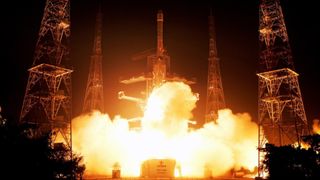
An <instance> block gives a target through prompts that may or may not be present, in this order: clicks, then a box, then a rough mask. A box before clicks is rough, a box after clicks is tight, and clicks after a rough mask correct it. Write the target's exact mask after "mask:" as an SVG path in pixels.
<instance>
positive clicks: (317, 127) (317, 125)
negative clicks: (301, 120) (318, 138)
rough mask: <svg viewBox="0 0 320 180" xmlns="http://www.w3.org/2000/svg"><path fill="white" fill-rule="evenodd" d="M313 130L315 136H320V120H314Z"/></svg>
mask: <svg viewBox="0 0 320 180" xmlns="http://www.w3.org/2000/svg"><path fill="white" fill-rule="evenodd" d="M312 128H313V132H314V133H315V134H319V135H320V120H319V119H314V120H313V125H312Z"/></svg>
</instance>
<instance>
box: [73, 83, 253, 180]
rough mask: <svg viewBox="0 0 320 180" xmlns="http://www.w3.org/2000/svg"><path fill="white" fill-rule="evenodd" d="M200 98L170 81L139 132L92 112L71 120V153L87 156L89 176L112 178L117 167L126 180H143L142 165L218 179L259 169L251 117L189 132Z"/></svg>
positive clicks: (223, 113)
mask: <svg viewBox="0 0 320 180" xmlns="http://www.w3.org/2000/svg"><path fill="white" fill-rule="evenodd" d="M197 100H198V98H197V96H196V95H195V94H193V93H192V91H191V88H190V87H189V86H188V85H186V84H184V83H181V82H167V83H164V84H163V85H162V86H161V87H159V88H156V89H154V91H153V92H152V93H151V95H150V97H149V99H148V102H147V106H146V110H145V112H144V116H143V118H142V120H141V131H134V130H130V129H129V125H128V121H127V120H126V119H123V118H121V117H120V116H116V117H115V118H114V119H113V120H111V119H110V118H109V116H108V115H107V114H101V113H100V112H97V111H96V112H93V113H91V114H86V115H82V116H79V117H77V118H75V119H73V124H72V125H73V148H74V150H75V151H76V152H78V153H80V154H81V155H83V157H84V161H85V164H86V168H87V169H86V174H95V175H98V174H100V175H110V174H111V172H112V168H113V165H114V164H115V163H118V164H120V166H121V175H122V176H139V174H140V166H141V164H142V162H143V161H145V160H147V159H152V158H171V159H175V160H176V162H177V164H178V165H177V167H178V169H179V170H178V171H179V173H176V176H183V177H203V176H204V172H205V171H208V170H209V172H210V174H211V176H220V175H223V174H225V173H227V172H228V171H229V170H230V169H232V168H235V169H240V168H241V167H243V168H246V169H250V170H253V169H254V167H255V166H257V160H256V159H257V157H258V155H257V153H258V152H257V148H256V146H257V133H258V128H257V125H256V124H255V123H254V122H252V121H251V117H250V115H249V114H247V113H243V114H233V113H232V111H231V110H229V109H224V110H220V111H219V112H218V115H219V117H218V120H217V122H216V123H213V122H211V123H207V124H205V125H204V126H203V127H202V128H200V129H196V130H192V131H191V130H190V129H189V128H188V122H190V121H191V120H190V119H191V118H192V113H191V112H192V110H193V109H194V108H195V107H196V101H197Z"/></svg>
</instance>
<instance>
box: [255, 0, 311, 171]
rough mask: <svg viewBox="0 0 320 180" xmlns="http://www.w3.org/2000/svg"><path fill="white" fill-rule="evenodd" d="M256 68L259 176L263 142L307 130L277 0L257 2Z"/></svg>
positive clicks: (290, 140)
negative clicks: (258, 56)
mask: <svg viewBox="0 0 320 180" xmlns="http://www.w3.org/2000/svg"><path fill="white" fill-rule="evenodd" d="M259 10H260V27H259V40H260V67H259V68H260V69H259V73H258V74H257V75H258V86H259V88H258V123H259V135H258V136H259V139H258V143H259V144H258V150H259V157H258V158H259V159H258V161H259V176H262V173H263V172H262V169H261V165H262V162H261V161H262V160H263V156H264V153H263V152H264V147H265V144H266V143H272V144H275V145H277V146H282V145H289V144H294V143H300V137H301V136H303V135H307V134H309V129H308V122H307V118H306V114H305V110H304V105H303V101H302V95H301V92H300V87H299V82H298V73H296V72H295V70H294V65H293V60H292V55H291V48H290V45H289V39H288V34H287V30H286V26H285V22H284V18H283V14H282V10H281V6H280V2H279V0H261V2H260V8H259Z"/></svg>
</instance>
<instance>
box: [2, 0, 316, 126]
mask: <svg viewBox="0 0 320 180" xmlns="http://www.w3.org/2000/svg"><path fill="white" fill-rule="evenodd" d="M8 3H9V4H7V5H6V6H4V7H3V8H2V10H1V19H2V23H1V24H2V25H1V27H2V28H1V32H2V36H1V40H2V41H1V47H2V48H1V56H0V57H1V61H0V63H1V65H0V67H1V71H0V73H1V74H0V75H1V76H0V78H1V94H0V105H1V106H2V108H3V113H2V114H3V116H5V117H6V118H8V119H17V118H18V117H19V113H20V109H21V105H22V100H23V96H24V93H25V87H26V84H27V79H28V73H27V69H28V68H30V67H31V65H32V62H33V54H34V48H35V44H36V41H37V38H38V31H39V27H40V22H41V19H42V15H43V10H44V5H45V0H29V1H9V2H8ZM258 3H259V1H258V0H255V1H254V0H246V1H238V0H234V1H232V0H223V1H222V0H221V1H210V2H206V1H194V0H190V1H182V0H180V1H179V0H175V1H170V0H164V1H160V0H159V1H155V0H148V1H146V2H144V1H133V0H126V1H125V0H122V1H121V0H120V1H116V0H110V1H109V0H108V1H102V11H103V74H104V95H105V110H106V112H108V113H109V114H110V116H111V118H112V117H114V116H115V115H116V114H121V115H122V116H124V117H127V118H131V117H135V116H138V115H140V114H141V113H140V112H139V111H140V110H139V107H138V106H137V105H136V104H135V103H132V102H127V101H123V100H118V99H117V93H118V91H120V90H124V91H125V92H126V94H127V95H132V96H141V95H140V94H139V91H140V90H143V88H144V84H142V83H141V84H138V85H137V86H134V85H129V86H128V85H122V84H120V83H119V78H120V77H123V78H129V77H131V76H133V75H138V74H140V73H142V72H143V71H145V69H146V61H145V60H140V61H132V60H131V57H132V56H133V55H134V54H136V53H138V52H141V51H144V50H147V49H151V48H155V47H156V13H157V10H158V9H162V10H163V12H164V45H165V47H166V49H167V52H168V53H169V55H170V57H171V71H172V72H174V73H177V74H179V75H181V76H184V77H186V78H196V79H197V84H195V85H192V86H191V87H192V90H193V92H196V93H199V94H200V100H199V102H198V103H197V108H196V109H195V110H194V115H195V117H194V119H195V120H197V121H198V122H199V124H201V123H202V122H203V116H204V111H205V98H206V82H207V58H208V25H207V16H208V14H209V9H210V7H211V8H212V9H213V15H214V16H215V21H216V35H217V48H218V56H219V58H220V60H221V61H220V66H221V76H222V83H223V88H224V92H225V100H226V104H227V107H229V108H231V109H232V110H233V112H234V113H242V112H249V113H250V115H251V116H252V117H253V119H254V120H255V121H256V120H257V101H258V100H257V76H256V73H257V67H258V60H259V57H258V54H259V41H258V24H259V16H258ZM303 3H305V4H303ZM281 5H282V9H283V13H284V17H285V21H286V26H287V31H288V35H289V41H290V44H291V48H292V52H293V58H294V64H295V68H296V71H297V72H298V73H299V74H300V77H299V82H300V89H301V92H302V95H303V101H304V104H305V110H306V113H307V118H308V120H309V121H312V119H315V118H320V105H319V104H320V103H319V101H320V93H319V90H320V71H319V68H320V66H319V65H318V64H319V63H317V61H319V54H318V53H316V52H317V50H318V49H319V45H318V44H317V42H318V41H319V36H318V34H317V32H318V28H316V26H319V20H318V19H317V18H316V17H317V16H316V12H317V10H318V9H316V8H317V6H316V5H315V4H314V2H303V1H293V0H282V1H281ZM96 11H97V2H96V1H95V0H85V1H79V0H73V1H71V46H70V48H71V61H72V64H73V68H74V73H73V76H72V78H73V79H72V81H73V115H74V116H77V115H79V114H80V112H81V109H82V103H83V98H84V93H85V87H86V83H87V75H88V69H89V67H88V66H89V61H90V56H91V52H92V46H93V37H94V27H95V16H96Z"/></svg>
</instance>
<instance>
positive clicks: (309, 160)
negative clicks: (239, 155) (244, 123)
mask: <svg viewBox="0 0 320 180" xmlns="http://www.w3.org/2000/svg"><path fill="white" fill-rule="evenodd" d="M302 141H303V142H302V144H303V146H298V147H294V146H291V145H288V146H280V147H277V146H274V145H272V144H267V145H266V147H265V152H266V156H265V159H264V161H263V169H264V170H265V171H266V172H267V174H268V177H267V178H268V179H271V180H278V179H279V180H280V179H281V180H282V179H289V180H290V179H299V180H319V179H320V135H318V134H314V135H310V136H305V137H303V138H302Z"/></svg>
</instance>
